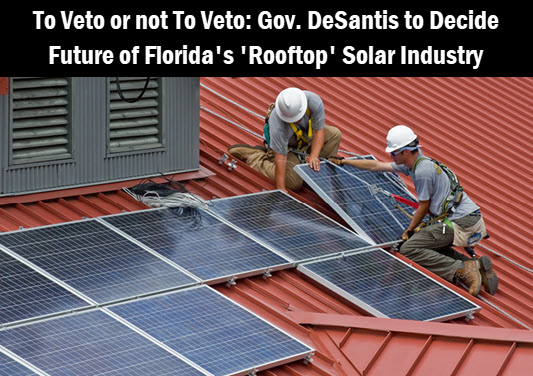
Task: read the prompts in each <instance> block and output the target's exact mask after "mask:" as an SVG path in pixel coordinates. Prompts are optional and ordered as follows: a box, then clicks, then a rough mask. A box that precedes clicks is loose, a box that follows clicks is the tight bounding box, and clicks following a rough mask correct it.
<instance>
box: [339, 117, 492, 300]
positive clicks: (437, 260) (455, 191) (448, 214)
mask: <svg viewBox="0 0 533 376" xmlns="http://www.w3.org/2000/svg"><path fill="white" fill-rule="evenodd" d="M385 151H386V152H388V153H390V155H391V156H392V158H393V160H394V162H392V163H386V162H380V161H377V160H360V159H359V160H358V159H340V160H339V159H334V158H331V159H330V161H331V162H334V163H336V164H340V165H344V164H348V165H351V166H355V167H357V168H361V169H365V170H371V171H385V172H401V173H403V174H404V175H407V176H410V177H411V178H412V179H413V183H414V185H415V189H416V193H417V196H418V200H419V206H418V208H417V209H416V211H415V213H414V216H413V218H412V220H411V223H410V224H409V227H408V228H407V229H406V230H405V232H404V233H403V235H402V239H403V240H404V241H405V242H404V243H403V244H402V246H401V247H400V249H399V252H400V253H401V254H402V255H404V256H405V257H407V258H409V259H410V260H412V261H413V262H416V263H417V264H419V265H421V266H423V267H424V268H426V269H428V270H430V271H431V272H433V273H435V274H437V275H438V276H440V277H442V278H444V279H446V280H447V281H450V282H452V283H455V282H457V281H461V282H463V283H464V284H465V285H466V286H468V288H469V293H470V294H471V295H473V296H477V295H478V293H479V290H480V287H481V285H483V287H484V288H485V291H487V292H488V293H490V294H492V295H494V293H495V292H496V290H497V288H498V278H497V276H496V273H495V272H494V270H493V269H492V262H491V261H490V259H489V258H488V257H487V256H482V257H480V258H476V259H472V258H469V257H468V256H467V255H466V254H463V253H460V252H458V251H456V250H455V249H453V248H452V245H459V244H458V241H457V237H456V236H455V235H454V227H455V230H456V231H459V230H462V229H465V230H468V231H470V232H471V233H474V234H476V236H475V237H474V236H472V239H474V240H475V242H477V241H479V239H480V238H481V237H482V236H483V235H486V229H485V226H484V222H483V220H482V217H481V213H480V211H479V206H477V205H476V204H475V203H474V202H473V201H472V200H471V199H470V198H469V197H468V196H467V194H466V193H465V192H463V189H462V187H461V186H460V185H459V182H458V181H457V178H456V176H455V174H454V173H453V172H451V171H450V170H449V169H448V168H447V167H446V166H445V165H443V164H441V163H439V162H437V161H435V160H433V159H430V158H428V157H425V156H424V155H422V152H421V150H420V146H419V145H418V138H417V136H416V135H415V134H414V132H413V131H412V130H411V129H410V128H408V127H406V126H405V125H398V126H395V127H393V128H392V129H391V130H390V131H389V133H388V136H387V148H386V149H385ZM428 213H429V214H430V216H431V217H432V218H440V219H442V222H440V221H439V222H437V221H435V222H433V223H431V224H428V225H427V226H424V225H422V226H420V225H421V223H422V220H423V219H424V217H425V216H426V214H428ZM464 234H467V235H466V236H467V237H468V236H469V233H468V232H464ZM472 239H471V241H472ZM475 242H474V244H475ZM463 243H464V244H463ZM463 243H460V245H461V246H466V243H467V242H463Z"/></svg>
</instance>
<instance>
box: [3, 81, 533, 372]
mask: <svg viewBox="0 0 533 376" xmlns="http://www.w3.org/2000/svg"><path fill="white" fill-rule="evenodd" d="M201 84H202V87H201V114H200V115H201V119H200V127H201V134H200V163H201V170H200V171H199V172H198V173H193V174H187V175H181V176H179V175H177V176H175V177H174V178H175V179H176V180H180V181H183V183H186V188H187V189H188V190H189V191H191V192H193V193H196V194H198V195H200V196H201V197H203V198H206V199H210V198H213V197H227V196H233V195H240V194H246V193H252V192H259V191H261V190H264V189H266V190H270V189H274V188H275V187H274V185H273V183H272V182H271V181H270V180H269V179H267V178H266V177H264V176H262V175H261V174H260V173H258V172H256V171H254V170H252V169H250V168H249V167H248V166H246V165H244V164H243V163H242V162H240V161H237V163H236V167H231V166H230V165H228V162H231V158H229V159H228V160H226V161H221V157H222V156H223V155H224V153H227V147H228V146H229V145H231V144H234V143H242V142H247V143H251V144H258V143H260V142H261V141H260V138H259V136H260V135H261V133H262V126H263V119H262V117H263V116H264V112H265V110H266V107H267V106H268V104H269V103H270V102H272V101H273V100H274V98H275V96H276V95H277V93H278V92H279V91H280V90H281V89H283V88H285V87H287V86H298V87H301V88H305V89H309V90H312V91H315V92H317V93H319V94H320V95H321V97H322V98H323V99H324V102H325V107H326V119H327V120H326V122H327V124H331V125H335V126H337V127H339V128H340V129H341V130H342V133H343V140H342V142H341V150H343V151H347V152H353V153H356V154H374V155H375V156H376V157H377V158H379V159H382V160H387V158H388V156H387V154H386V153H385V152H384V144H385V142H384V140H385V135H386V133H387V131H388V129H389V128H390V127H391V126H393V125H395V124H402V123H403V124H407V125H409V126H411V127H413V128H414V129H415V131H416V132H417V134H418V135H419V137H420V139H421V143H422V145H423V147H424V152H425V154H427V155H430V156H432V157H435V158H437V159H440V160H442V161H444V162H446V163H447V165H449V166H450V167H451V168H452V169H453V170H454V171H455V172H456V173H457V174H458V176H459V178H460V179H461V182H462V184H463V186H464V187H465V189H466V191H467V192H468V194H469V195H470V196H471V197H472V198H473V199H474V200H475V201H476V202H477V203H478V204H479V205H480V206H481V207H482V211H483V213H484V216H485V219H486V223H487V226H488V229H489V231H490V233H491V238H490V239H488V240H485V241H483V245H484V247H478V249H477V252H478V253H479V254H481V255H484V254H487V255H489V256H490V257H491V259H492V260H493V263H494V268H495V270H496V272H497V273H498V276H499V279H500V288H499V291H498V292H497V294H496V295H495V296H491V295H488V294H486V293H485V292H481V294H480V297H479V299H476V298H472V299H474V300H475V302H476V303H477V304H479V305H480V306H481V307H482V310H481V312H479V313H478V314H476V315H475V318H474V319H473V320H470V321H465V320H464V319H456V320H453V321H451V322H447V323H424V322H414V321H405V320H390V319H379V318H374V317H368V315H367V314H366V313H365V312H362V311H361V310H359V309H358V308H356V307H354V306H352V305H351V304H350V303H348V302H346V301H344V300H343V299H342V298H340V297H338V296H335V295H334V294H333V293H331V292H329V291H327V290H324V289H323V288H322V287H320V286H317V285H316V284H315V283H313V282H311V281H309V280H308V279H307V278H306V277H305V276H303V275H301V274H300V273H299V272H298V271H296V270H293V269H289V270H283V271H277V272H274V273H273V275H272V277H270V278H267V279H263V278H261V277H253V278H245V279H242V280H237V284H236V285H235V286H232V287H231V288H227V287H226V284H220V285H217V286H215V288H217V290H219V291H220V292H222V293H223V294H225V295H227V296H228V297H230V298H231V299H233V300H234V301H236V302H238V303H240V304H242V305H243V306H245V307H247V308H248V309H250V310H252V311H254V312H256V313H257V314H259V315H261V316H262V317H264V318H265V319H267V320H268V321H270V322H272V323H273V324H275V325H277V326H279V327H280V328H282V329H284V330H286V331H287V332H289V333H290V334H292V335H294V336H296V337H298V338H299V339H301V340H302V341H304V342H306V343H308V344H309V345H311V346H313V347H314V348H316V349H317V352H316V354H315V356H314V361H313V362H312V363H309V364H307V365H306V364H304V363H303V362H293V363H291V364H288V365H284V366H279V367H276V368H273V369H270V370H267V371H262V372H261V373H260V374H261V375H268V376H285V375H313V376H314V375H363V374H364V375H373V374H374V375H383V374H387V375H393V374H394V375H395V374H402V375H403V374H413V375H417V374H420V375H425V374H428V373H429V372H431V374H432V375H433V374H435V375H439V374H442V375H450V374H456V375H460V374H483V375H492V374H494V375H497V374H498V375H506V374H509V375H526V374H530V373H531V372H530V368H531V366H530V365H531V359H533V332H532V331H531V330H529V329H526V327H527V328H533V315H532V314H531V312H533V272H532V269H533V256H532V255H531V252H529V248H530V246H529V242H528V240H529V239H531V238H532V234H533V228H532V226H531V225H530V224H529V223H527V221H526V219H527V218H528V213H529V212H530V211H531V209H532V206H533V204H532V203H531V202H530V200H528V198H529V197H528V196H529V193H530V192H531V188H529V187H531V184H532V183H533V177H531V176H530V174H527V173H526V172H525V171H526V167H527V166H529V165H530V164H528V163H527V162H526V161H527V159H526V158H527V157H526V155H525V153H524V151H527V150H528V149H526V147H527V146H528V145H530V144H532V142H533V137H532V135H533V127H532V122H533V121H532V119H533V96H532V95H531V94H532V93H533V90H532V89H533V78H376V77H373V78H362V77H358V78H340V77H334V78H330V77H328V78H323V77H318V78H310V77H309V78H280V77H273V78H253V77H249V78H248V77H247V78H238V79H234V78H202V79H201ZM346 155H348V154H346ZM135 183H137V182H123V183H115V184H109V185H99V186H92V187H85V188H77V189H71V190H63V191H56V192H44V193H40V194H33V195H28V196H14V197H4V198H0V230H2V231H12V230H16V229H18V228H19V227H20V226H23V227H34V226H41V225H46V224H50V223H58V222H63V221H71V220H77V219H81V218H83V217H96V216H100V215H106V214H113V213H120V212H122V211H131V210H141V209H143V208H145V206H144V205H142V204H139V203H138V202H136V201H135V200H133V199H132V198H131V197H130V196H129V195H127V194H126V193H124V192H122V191H121V188H122V187H124V186H129V187H131V186H133V185H134V184H135ZM406 183H407V184H408V186H409V187H411V188H412V184H411V182H410V181H406ZM294 195H295V197H297V198H298V199H300V200H302V201H304V202H306V203H308V204H309V205H312V206H314V207H315V208H317V209H318V210H320V211H322V212H324V213H326V214H327V215H330V216H331V217H333V218H334V219H336V220H338V221H340V222H342V220H341V219H340V218H339V217H338V216H337V215H336V214H335V213H334V212H333V211H332V210H331V209H330V208H329V207H328V206H327V205H326V204H325V203H324V202H323V201H322V200H321V199H320V198H319V197H318V196H317V195H316V194H315V193H313V192H311V191H309V190H308V189H304V190H302V191H301V192H297V193H294ZM495 252H497V253H498V254H499V255H501V256H498V255H497V254H495ZM396 256H397V257H400V258H402V256H401V255H396ZM404 260H405V259H404ZM407 261H408V260H407ZM414 266H415V267H417V266H416V265H414ZM426 273H428V274H431V273H429V272H427V271H426ZM433 277H435V278H438V277H436V276H433ZM442 282H443V283H445V284H447V285H448V286H450V287H451V288H453V289H454V290H455V291H457V292H458V293H461V294H463V295H464V296H466V297H469V296H468V294H467V293H466V292H465V291H464V290H463V289H461V288H458V287H456V286H452V285H451V284H449V283H447V282H445V281H442ZM458 324H460V325H458Z"/></svg>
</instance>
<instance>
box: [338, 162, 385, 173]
mask: <svg viewBox="0 0 533 376" xmlns="http://www.w3.org/2000/svg"><path fill="white" fill-rule="evenodd" d="M341 164H342V165H350V166H354V167H357V168H360V169H362V170H369V171H387V172H393V171H394V169H393V168H392V166H391V164H390V163H386V162H381V161H376V160H372V159H343V160H342V163H341Z"/></svg>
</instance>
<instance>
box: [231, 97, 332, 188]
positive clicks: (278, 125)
mask: <svg viewBox="0 0 533 376" xmlns="http://www.w3.org/2000/svg"><path fill="white" fill-rule="evenodd" d="M265 120H266V125H265V128H264V136H265V144H266V146H267V147H266V148H265V147H264V146H261V145H257V146H250V145H246V144H237V145H232V146H230V147H229V148H228V153H229V154H230V155H231V156H234V157H235V158H237V159H240V160H242V161H244V162H245V163H246V164H247V165H249V166H250V167H252V168H254V169H255V170H258V171H260V172H262V173H263V174H264V175H266V176H268V177H269V178H270V179H272V180H274V181H275V182H276V187H277V188H278V189H281V190H282V191H284V192H287V190H288V189H290V190H293V191H297V190H299V189H300V188H301V187H302V185H303V179H302V178H301V177H300V176H299V175H298V174H297V173H296V172H295V171H294V170H293V167H294V166H295V165H297V164H300V163H302V161H301V160H300V157H301V156H302V155H307V161H306V162H307V163H308V164H309V167H310V168H312V169H314V170H316V171H318V170H319V169H320V161H319V159H318V157H322V158H328V157H329V156H331V155H336V154H337V151H338V149H339V144H340V142H341V133H340V131H339V130H338V129H337V128H335V127H331V126H327V125H325V113H324V104H323V102H322V99H321V98H320V97H319V96H318V95H317V94H315V93H312V92H310V91H304V90H300V89H297V88H288V89H285V90H283V91H281V93H279V95H278V96H277V98H276V102H275V103H273V104H271V105H270V108H269V111H268V114H267V118H266V119H265Z"/></svg>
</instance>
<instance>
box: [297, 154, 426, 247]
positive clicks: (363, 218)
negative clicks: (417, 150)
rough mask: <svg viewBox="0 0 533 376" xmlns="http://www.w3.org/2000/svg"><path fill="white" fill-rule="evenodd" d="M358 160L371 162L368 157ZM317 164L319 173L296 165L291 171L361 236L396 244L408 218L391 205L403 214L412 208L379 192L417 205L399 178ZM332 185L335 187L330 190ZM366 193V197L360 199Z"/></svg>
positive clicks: (376, 242)
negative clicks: (384, 192)
mask: <svg viewBox="0 0 533 376" xmlns="http://www.w3.org/2000/svg"><path fill="white" fill-rule="evenodd" d="M362 158H364V159H375V158H374V157H373V156H372V155H370V156H364V157H362ZM347 159H355V158H347ZM357 159H360V158H357ZM320 165H321V166H320V167H321V168H320V171H319V172H316V171H314V170H312V169H310V168H308V167H307V166H305V165H297V166H295V167H294V170H295V171H296V173H297V174H298V175H299V176H300V177H302V179H304V181H305V182H306V183H307V184H308V185H309V186H310V187H311V188H312V189H313V190H314V191H315V192H316V193H317V194H318V195H319V196H320V197H321V198H322V199H323V200H324V201H325V202H326V203H328V204H329V205H330V206H331V207H332V209H333V210H334V211H335V212H336V213H337V214H339V216H341V218H342V219H344V221H346V223H348V225H349V226H350V227H351V228H352V229H353V230H354V231H355V232H357V234H359V235H360V236H361V237H363V238H364V239H366V240H367V241H369V242H370V243H372V244H375V245H379V246H386V245H391V244H394V243H397V242H398V239H399V238H400V237H401V235H402V233H403V231H404V230H405V229H406V228H407V227H408V226H409V223H410V219H409V218H408V217H407V216H406V215H405V214H404V213H402V212H401V211H400V210H398V209H397V208H395V205H398V206H400V207H401V208H402V209H403V210H405V211H406V212H412V211H413V209H412V208H411V207H410V206H408V205H406V204H404V203H401V202H396V201H395V200H394V199H393V198H390V197H387V195H386V194H383V193H382V192H380V190H384V191H386V192H389V193H392V194H396V195H398V196H401V197H404V198H407V199H409V200H411V201H414V202H417V199H416V198H415V197H414V196H413V195H412V194H411V192H409V190H408V189H407V188H406V187H405V185H404V184H403V182H402V181H401V179H400V178H399V177H396V176H395V175H393V174H391V173H384V172H373V171H367V170H361V169H358V168H356V167H353V166H349V165H343V166H337V165H335V164H333V163H332V162H329V161H327V162H326V161H323V162H321V163H320ZM395 180H396V181H395ZM332 186H335V188H334V189H331V187H332ZM366 192H368V195H367V196H366V197H365V198H364V199H363V194H364V193H366ZM341 196H342V197H341ZM367 197H368V198H367ZM365 208H366V209H367V210H366V211H367V212H368V213H366V212H365V211H364V209H365ZM372 222H373V223H372Z"/></svg>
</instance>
